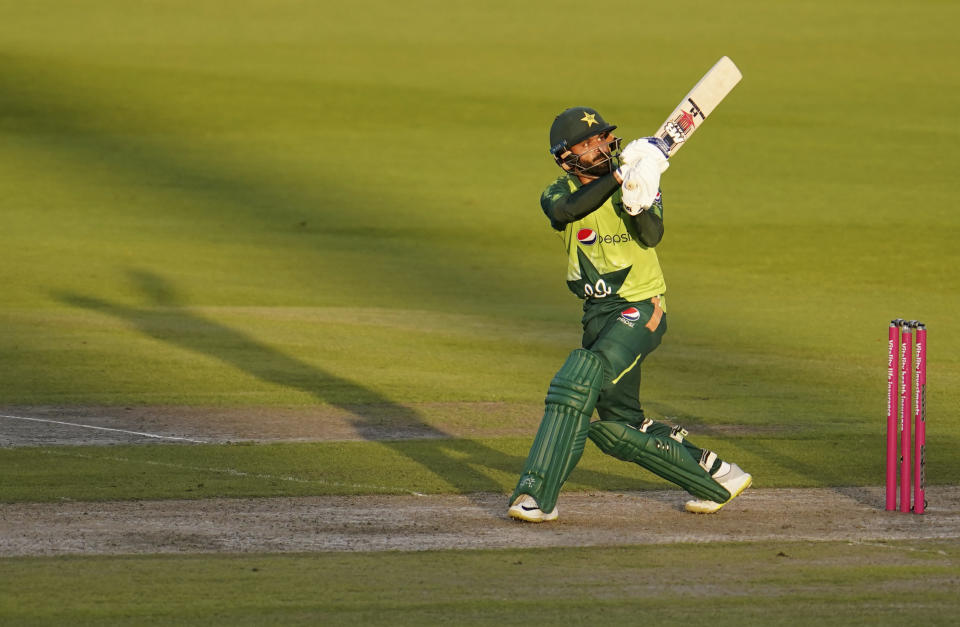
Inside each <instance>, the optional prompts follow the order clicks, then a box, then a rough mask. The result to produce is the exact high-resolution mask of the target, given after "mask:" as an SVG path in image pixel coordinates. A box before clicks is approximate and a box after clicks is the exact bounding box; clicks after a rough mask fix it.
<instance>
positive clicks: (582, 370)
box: [510, 348, 603, 513]
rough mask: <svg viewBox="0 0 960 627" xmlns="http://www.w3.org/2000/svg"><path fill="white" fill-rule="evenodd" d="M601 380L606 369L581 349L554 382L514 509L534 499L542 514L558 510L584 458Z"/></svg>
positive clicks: (597, 359)
mask: <svg viewBox="0 0 960 627" xmlns="http://www.w3.org/2000/svg"><path fill="white" fill-rule="evenodd" d="M602 380H603V365H602V362H601V361H600V358H599V357H598V356H597V355H596V354H594V353H592V352H590V351H588V350H585V349H582V348H578V349H576V350H575V351H573V352H572V353H570V356H569V357H568V358H567V361H566V362H564V364H563V366H562V367H561V368H560V370H559V371H558V372H557V374H556V375H555V376H554V377H553V380H552V381H551V382H550V388H549V389H548V390H547V398H546V402H545V405H546V406H545V408H544V412H543V420H541V421H540V428H539V429H538V430H537V435H536V437H535V438H534V440H533V445H532V446H531V447H530V454H529V455H528V456H527V461H526V463H525V464H524V467H523V472H522V473H521V475H520V481H519V482H518V483H517V488H516V490H514V492H513V496H511V497H510V502H511V503H513V501H514V500H515V499H516V498H517V497H518V496H519V495H521V494H529V495H530V496H532V497H533V498H534V499H536V501H537V504H538V505H539V506H540V509H541V511H543V512H546V513H549V512H552V511H553V509H554V507H556V504H557V496H558V495H559V494H560V487H561V486H562V485H563V483H564V482H565V481H566V480H567V477H569V476H570V473H571V472H572V471H573V469H574V467H575V466H576V465H577V462H579V461H580V457H581V455H583V447H584V445H585V444H586V442H587V432H588V431H589V430H590V416H591V415H592V414H593V408H594V406H595V405H596V404H597V396H598V395H599V394H600V387H601V384H602Z"/></svg>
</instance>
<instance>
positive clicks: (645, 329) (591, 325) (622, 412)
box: [583, 298, 667, 426]
mask: <svg viewBox="0 0 960 627" xmlns="http://www.w3.org/2000/svg"><path fill="white" fill-rule="evenodd" d="M606 310H609V311H606ZM666 332H667V316H666V314H665V313H664V312H663V310H662V309H661V308H660V299H659V298H656V299H650V300H647V301H643V302H640V303H631V304H621V305H619V306H617V307H615V308H611V307H609V306H608V307H604V308H603V309H599V310H592V309H588V310H587V312H586V315H584V319H583V348H586V349H587V350H590V351H592V352H594V353H596V354H597V355H599V356H600V358H601V359H602V360H603V363H604V377H603V388H602V389H601V391H600V398H599V400H598V401H597V414H598V415H599V416H600V419H601V420H616V421H618V422H626V423H628V424H631V425H633V426H639V425H640V423H642V422H643V420H644V415H643V408H642V406H641V403H640V380H641V366H642V364H643V361H644V360H645V359H646V358H647V356H648V355H649V354H650V353H652V352H653V351H654V350H656V348H657V347H658V346H660V341H661V340H662V339H663V336H664V334H665V333H666Z"/></svg>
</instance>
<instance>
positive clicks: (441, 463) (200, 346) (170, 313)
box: [53, 271, 623, 493]
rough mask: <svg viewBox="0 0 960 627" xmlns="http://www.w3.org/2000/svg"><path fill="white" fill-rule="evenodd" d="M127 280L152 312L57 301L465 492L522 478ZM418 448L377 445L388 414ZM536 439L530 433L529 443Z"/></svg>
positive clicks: (588, 480)
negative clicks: (227, 370)
mask: <svg viewBox="0 0 960 627" xmlns="http://www.w3.org/2000/svg"><path fill="white" fill-rule="evenodd" d="M130 278H131V280H132V281H133V283H134V284H135V286H136V287H137V289H138V290H139V291H140V292H141V294H142V295H143V296H144V298H145V300H146V301H147V303H148V304H147V305H145V306H142V307H138V306H130V305H125V304H121V303H116V302H109V301H106V300H101V299H98V298H94V297H90V296H83V295H80V294H74V293H56V294H54V295H53V296H54V297H55V298H56V299H57V300H58V301H60V302H62V303H65V304H67V305H71V306H73V307H79V308H82V309H86V310H89V311H95V312H97V313H100V314H104V315H109V316H112V317H114V318H118V319H120V320H124V321H125V322H127V323H128V324H130V325H132V326H133V327H134V328H136V329H137V330H138V331H139V332H141V333H143V334H144V335H146V336H148V337H151V338H154V339H157V340H160V341H163V342H167V343H169V344H172V345H174V346H177V347H179V348H182V349H186V350H188V351H191V352H194V353H199V354H203V355H208V356H211V357H214V358H216V359H218V360H220V361H221V362H223V363H225V364H227V365H229V366H232V367H235V368H237V369H239V370H241V371H243V372H246V373H248V374H250V375H252V376H254V377H256V378H257V379H259V380H261V381H264V382H267V383H272V384H275V385H280V386H284V387H289V388H294V389H298V390H301V391H304V392H307V393H308V394H310V395H312V396H313V397H314V398H316V399H317V401H318V402H321V403H326V404H330V405H332V406H334V407H337V408H339V409H342V410H344V411H347V412H349V413H350V414H351V415H352V416H353V418H352V419H351V420H352V423H353V426H354V428H355V429H356V431H357V433H359V434H361V436H363V437H365V438H366V439H368V440H371V441H379V442H380V443H381V444H382V445H383V446H385V447H387V448H390V449H392V450H394V451H396V452H397V453H400V454H401V455H403V456H404V457H407V458H408V459H410V460H412V461H414V462H416V463H418V464H420V465H421V466H422V467H424V468H426V469H427V470H429V471H430V472H432V473H434V474H435V475H437V476H438V477H440V478H441V479H443V480H444V481H445V482H447V483H448V484H449V485H451V486H453V487H454V488H456V489H457V490H458V491H460V492H463V493H470V492H500V491H502V486H501V484H500V483H499V482H498V481H497V480H496V478H495V477H493V476H492V475H491V471H496V472H502V473H508V474H511V475H514V474H519V472H520V470H521V468H522V466H523V462H524V458H522V457H518V456H514V455H509V454H506V453H503V452H501V451H497V450H495V449H492V448H490V447H488V446H486V445H484V444H481V443H479V442H476V441H472V440H464V439H454V438H453V436H451V435H450V434H449V433H446V432H445V431H443V430H442V429H438V428H436V427H434V426H432V425H430V424H428V423H427V422H426V421H425V420H424V418H423V416H421V415H420V414H419V413H418V412H417V411H416V410H414V409H412V408H410V407H407V406H404V405H401V404H399V403H396V402H394V401H392V400H390V399H389V398H386V397H384V396H382V395H381V394H379V393H378V392H376V391H375V390H373V389H371V388H369V387H366V386H364V385H362V384H359V383H356V382H354V381H350V380H348V379H345V378H343V377H339V376H337V375H335V374H332V373H330V372H326V371H324V370H322V369H319V368H317V367H315V366H313V365H311V364H308V363H306V362H303V361H301V360H299V359H296V358H294V357H290V356H288V355H285V354H283V353H282V352H280V351H279V350H277V349H276V348H273V347H271V346H269V345H267V344H264V343H263V342H260V341H258V340H256V339H255V338H253V337H251V336H249V335H247V334H245V333H243V332H241V331H237V330H235V329H231V328H229V327H227V326H224V325H223V324H221V323H219V322H215V321H213V320H210V319H207V318H204V317H203V316H200V315H198V314H196V313H194V312H190V311H187V310H185V309H183V307H182V303H181V302H180V299H179V298H178V297H177V294H176V291H175V290H174V289H173V287H172V286H171V284H170V283H169V282H168V281H167V280H165V279H164V278H163V277H160V276H158V275H156V274H154V273H151V272H144V271H132V272H130ZM344 396H347V397H350V398H363V399H367V402H365V403H363V404H357V403H342V402H337V401H334V400H331V398H336V397H341V398H342V397H344ZM385 414H386V415H389V416H390V418H391V423H395V424H399V425H400V426H401V427H402V428H403V431H404V432H405V433H406V434H408V435H409V436H410V437H411V438H416V439H417V440H418V441H417V442H411V441H409V440H408V441H403V440H380V439H379V437H377V436H378V434H382V433H383V428H382V427H380V425H381V424H382V422H383V417H384V415H385ZM532 437H533V434H532V433H531V439H532ZM574 480H575V481H576V482H577V483H579V484H583V485H586V486H588V487H591V488H594V489H602V488H603V487H604V486H605V485H610V484H611V482H622V481H623V479H622V477H616V476H612V475H607V474H604V473H600V472H594V471H589V470H584V469H578V470H577V471H576V476H575V479H574Z"/></svg>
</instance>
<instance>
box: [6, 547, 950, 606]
mask: <svg viewBox="0 0 960 627" xmlns="http://www.w3.org/2000/svg"><path fill="white" fill-rule="evenodd" d="M958 558H960V549H958V547H957V544H956V543H955V542H929V543H911V542H891V543H869V544H856V543H846V542H844V543H834V542H829V543H822V542H821V543H797V542H780V543H759V544H747V545H740V544H729V545H728V544H712V545H666V546H645V547H626V548H624V547H616V548H602V547H601V548H589V549H585V548H581V549H551V550H528V551H509V550H504V551H468V552H463V551H443V552H432V551H427V552H421V553H404V552H391V553H379V554H337V553H333V554H319V555H279V556H278V555H253V556H251V555H203V556H186V557H185V556H156V557H148V558H127V557H89V558H88V557H82V558H66V559H49V558H23V559H11V560H6V561H5V562H4V564H3V568H4V571H5V573H6V575H7V576H5V577H4V578H3V579H0V617H6V618H8V619H10V620H11V621H12V622H14V623H16V624H44V623H50V624H53V623H61V624H62V622H64V621H67V622H70V623H71V624H112V623H136V624H170V623H171V622H175V623H177V624H211V623H216V624H228V623H229V624H236V625H263V624H327V625H341V624H343V625H345V624H362V625H424V624H441V623H443V624H450V623H451V622H453V623H455V624H458V625H492V624H497V625H502V624H516V623H518V622H521V620H519V619H520V617H521V616H523V617H527V618H525V619H523V622H528V621H529V616H536V617H537V620H538V621H543V622H563V623H564V624H575V625H580V624H584V625H585V624H596V622H597V620H598V619H601V620H604V621H608V622H609V621H612V622H615V623H622V624H635V623H636V622H637V620H638V616H642V620H643V621H644V622H645V623H653V624H663V623H666V622H674V621H676V620H677V618H678V617H683V620H684V621H686V622H688V623H692V624H710V625H743V624H751V623H753V624H764V625H774V624H784V625H878V624H900V623H902V622H903V621H910V620H914V621H916V620H920V621H923V623H924V624H931V625H952V624H955V620H956V613H957V611H960V600H958V599H957V596H956V593H955V590H954V587H953V584H954V583H955V582H956V579H957V577H958V576H960V565H958ZM747 564H748V565H749V567H748V568H746V567H743V568H742V567H738V566H737V565H747ZM91 572H95V573H97V576H95V577H91V576H89V573H91ZM708 618H709V620H708Z"/></svg>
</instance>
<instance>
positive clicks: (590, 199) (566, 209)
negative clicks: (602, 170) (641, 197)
mask: <svg viewBox="0 0 960 627" xmlns="http://www.w3.org/2000/svg"><path fill="white" fill-rule="evenodd" d="M618 187H620V181H619V180H617V179H616V178H615V176H614V173H613V172H611V173H610V174H605V175H603V176H601V177H600V178H598V179H597V180H595V181H591V182H590V183H588V184H586V185H584V186H583V187H581V188H580V189H578V190H577V191H575V192H571V191H570V186H569V184H568V183H567V180H566V177H562V178H560V179H558V180H557V181H556V182H555V183H554V184H553V185H551V186H550V187H548V188H547V189H546V190H544V192H543V195H542V196H540V207H541V208H542V209H543V212H544V213H545V214H546V215H547V217H548V218H550V226H552V227H553V228H554V229H556V230H557V231H562V230H563V229H564V227H565V226H566V225H567V224H569V223H571V222H576V221H577V220H579V219H581V218H583V217H585V216H588V215H590V214H591V213H593V212H594V211H596V210H597V209H599V208H600V205H602V204H603V203H605V202H607V199H608V198H610V197H611V196H613V193H614V192H615V191H617V188H618Z"/></svg>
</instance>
